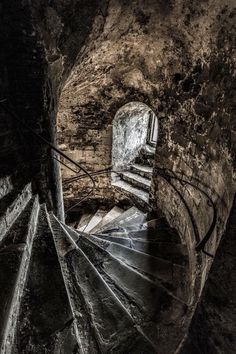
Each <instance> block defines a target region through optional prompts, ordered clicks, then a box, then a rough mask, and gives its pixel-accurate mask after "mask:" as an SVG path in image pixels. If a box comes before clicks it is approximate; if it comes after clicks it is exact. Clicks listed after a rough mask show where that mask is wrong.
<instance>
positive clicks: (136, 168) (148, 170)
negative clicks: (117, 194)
mask: <svg viewBox="0 0 236 354" xmlns="http://www.w3.org/2000/svg"><path fill="white" fill-rule="evenodd" d="M130 170H131V172H134V173H136V174H138V175H140V176H141V177H145V178H147V179H149V180H151V178H152V173H153V168H152V167H151V166H145V165H140V164H134V165H131V166H130Z"/></svg>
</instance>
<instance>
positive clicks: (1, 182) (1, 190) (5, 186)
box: [0, 176, 13, 199]
mask: <svg viewBox="0 0 236 354" xmlns="http://www.w3.org/2000/svg"><path fill="white" fill-rule="evenodd" d="M12 189H13V185H12V183H11V177H10V176H7V177H3V178H0V199H1V198H3V197H5V196H6V195H7V194H9V193H10V192H11V191H12Z"/></svg>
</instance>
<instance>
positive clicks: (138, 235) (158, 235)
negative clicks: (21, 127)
mask: <svg viewBox="0 0 236 354" xmlns="http://www.w3.org/2000/svg"><path fill="white" fill-rule="evenodd" d="M131 227H132V228H131V230H130V229H128V228H126V229H125V228H123V229H121V228H116V229H115V228H114V229H111V230H104V231H103V232H101V233H98V234H96V235H103V236H113V237H126V238H131V239H132V240H139V241H146V242H168V243H178V244H180V243H181V240H180V238H179V236H178V235H177V234H176V233H175V232H174V230H172V229H166V228H161V227H160V228H158V229H156V230H155V229H146V228H145V229H142V228H141V229H140V230H137V229H136V230H134V228H133V226H131Z"/></svg>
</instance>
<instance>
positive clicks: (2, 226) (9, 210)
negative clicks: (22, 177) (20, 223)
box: [0, 184, 32, 242]
mask: <svg viewBox="0 0 236 354" xmlns="http://www.w3.org/2000/svg"><path fill="white" fill-rule="evenodd" d="M31 197H32V190H31V185H30V184H28V185H27V186H25V188H24V189H23V190H22V191H21V192H20V193H19V194H15V192H11V193H9V194H7V195H5V196H4V197H3V198H2V199H1V200H0V242H1V241H2V240H3V238H4V236H5V235H6V233H7V231H8V230H9V229H10V227H11V225H12V224H13V223H14V221H15V220H16V219H17V218H18V216H19V215H20V213H21V212H22V211H23V210H24V208H25V206H26V205H27V203H28V202H29V200H30V199H31Z"/></svg>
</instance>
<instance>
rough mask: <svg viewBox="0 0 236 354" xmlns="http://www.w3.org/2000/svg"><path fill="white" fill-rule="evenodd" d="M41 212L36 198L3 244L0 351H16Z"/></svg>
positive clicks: (1, 251) (0, 284) (14, 225)
mask: <svg viewBox="0 0 236 354" xmlns="http://www.w3.org/2000/svg"><path fill="white" fill-rule="evenodd" d="M38 212H39V203H38V198H37V197H36V198H34V199H32V200H31V201H30V202H29V203H28V205H27V206H26V208H25V209H24V211H23V212H22V213H21V215H20V216H19V217H18V218H17V220H16V221H15V223H14V224H13V225H12V227H11V229H10V230H9V232H8V234H7V236H6V237H5V238H4V240H3V242H2V243H1V246H0V267H1V272H0V288H1V289H4V291H2V292H1V297H0V318H1V323H0V348H1V349H0V351H1V353H12V352H13V346H14V337H15V333H16V322H17V318H18V315H19V308H20V304H21V299H22V294H23V290H24V287H25V283H26V278H27V274H28V268H29V262H30V257H31V249H32V243H33V240H34V237H35V232H36V227H37V220H38Z"/></svg>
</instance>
